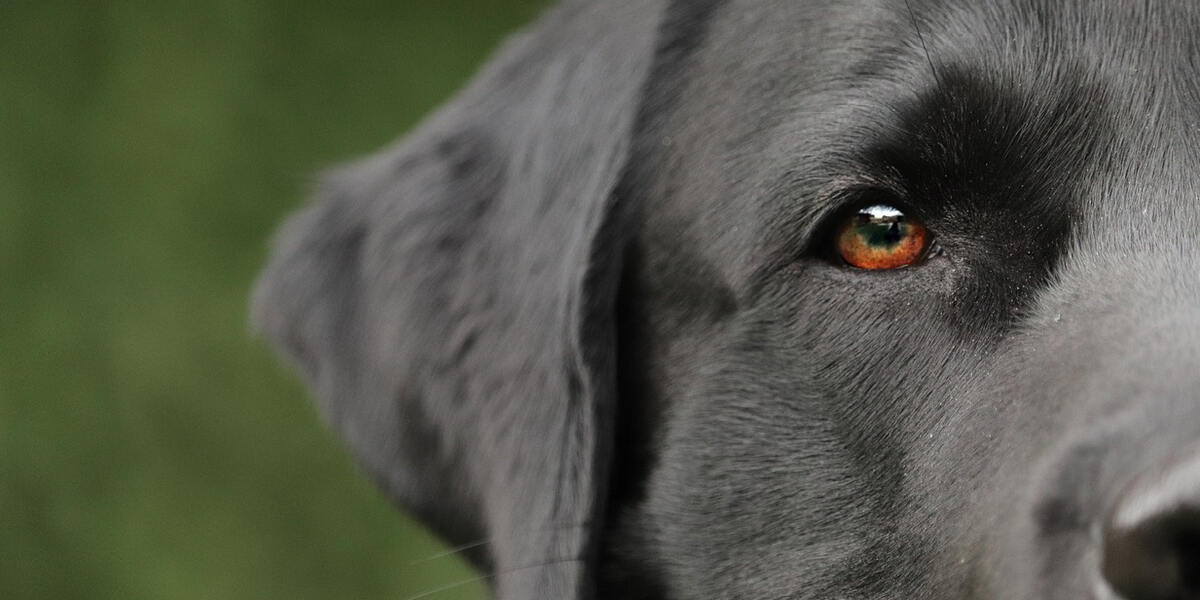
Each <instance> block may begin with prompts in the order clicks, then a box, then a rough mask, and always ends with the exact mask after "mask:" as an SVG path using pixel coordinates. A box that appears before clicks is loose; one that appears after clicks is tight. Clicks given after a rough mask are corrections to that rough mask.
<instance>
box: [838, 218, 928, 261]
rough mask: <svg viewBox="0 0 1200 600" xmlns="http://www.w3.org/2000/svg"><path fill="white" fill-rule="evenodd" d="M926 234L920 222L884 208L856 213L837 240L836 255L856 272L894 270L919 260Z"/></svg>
mask: <svg viewBox="0 0 1200 600" xmlns="http://www.w3.org/2000/svg"><path fill="white" fill-rule="evenodd" d="M927 237H928V235H927V232H926V230H925V227H924V226H922V225H921V224H920V223H917V222H915V221H910V220H908V219H907V218H906V217H905V216H904V213H902V212H900V211H899V210H897V209H896V208H893V207H891V206H886V205H877V206H871V207H868V208H864V209H862V210H860V211H859V212H858V213H857V214H855V215H854V216H853V217H851V218H849V219H847V221H846V224H845V225H843V226H842V229H841V231H840V232H839V234H838V237H837V246H838V252H839V253H840V254H841V256H842V259H843V260H845V261H846V263H847V264H849V265H852V266H855V267H858V268H860V269H870V270H882V269H896V268H900V267H905V266H908V265H911V264H913V263H915V262H917V260H919V259H920V258H921V255H922V253H923V252H924V250H925V243H926V239H927Z"/></svg>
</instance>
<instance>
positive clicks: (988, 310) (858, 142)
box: [255, 0, 1200, 600]
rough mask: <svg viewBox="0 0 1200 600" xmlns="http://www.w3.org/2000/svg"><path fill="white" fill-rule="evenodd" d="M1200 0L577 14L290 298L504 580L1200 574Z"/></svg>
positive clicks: (287, 284)
mask: <svg viewBox="0 0 1200 600" xmlns="http://www.w3.org/2000/svg"><path fill="white" fill-rule="evenodd" d="M1197 40H1200V3H1197V2H1193V1H1191V0H1188V1H1184V0H1172V1H1168V0H1162V1H1156V0H1145V1H1133V0H1130V1H1128V2H1124V1H1114V2H1097V1H1095V0H988V1H987V2H945V1H940V0H911V7H909V6H908V3H906V2H905V0H848V1H832V0H826V1H821V0H726V1H717V0H676V1H666V0H606V1H604V2H584V1H578V2H568V3H567V4H566V5H564V6H560V7H559V8H557V9H555V10H553V11H551V12H550V13H549V14H548V15H546V16H545V17H544V18H543V19H542V20H541V21H540V22H539V24H537V25H535V26H534V27H533V28H532V29H531V30H529V31H528V32H527V33H525V34H523V35H521V36H519V37H518V38H516V39H514V40H513V41H512V42H511V43H509V44H508V45H507V46H506V48H505V49H504V50H503V51H502V52H501V53H500V54H499V55H498V56H497V58H496V59H494V61H493V62H492V63H491V64H490V65H489V66H488V67H487V68H486V69H485V70H484V71H483V73H482V74H481V75H479V76H478V77H477V78H476V80H475V81H474V83H472V84H471V85H470V87H469V88H468V89H466V90H465V91H464V92H463V93H462V94H460V95H459V96H458V97H457V98H456V99H455V100H454V101H452V102H451V103H450V104H449V105H447V106H446V107H445V108H444V109H443V110H442V111H441V112H439V113H438V114H437V115H435V116H434V117H432V118H431V119H430V120H429V121H428V122H427V123H426V124H425V125H424V126H423V127H422V128H421V129H419V130H418V131H417V132H416V133H414V134H413V135H412V136H410V137H409V138H407V139H406V140H405V141H404V142H403V143H402V144H400V145H398V146H397V147H395V148H393V149H390V150H387V151H385V152H383V153H381V154H380V155H378V156H376V157H374V158H371V159H369V160H366V161H364V162H361V163H359V164H356V165H353V166H351V167H349V168H347V169H345V170H342V171H340V172H337V173H334V174H332V175H331V176H330V177H328V178H327V179H326V182H325V186H324V189H323V190H322V193H321V196H322V197H321V200H320V202H318V203H316V204H314V205H313V206H311V207H309V208H308V209H306V210H305V211H304V212H303V213H301V214H300V215H299V216H297V217H295V218H294V219H293V220H292V221H291V222H290V223H289V224H288V225H287V227H286V228H285V229H284V231H283V232H282V234H281V236H280V239H279V242H278V248H277V250H276V253H275V256H274V259H273V260H272V262H271V264H270V266H269V267H268V268H267V271H266V273H265V275H264V276H263V279H262V281H261V283H260V286H259V288H258V291H257V295H256V305H255V315H256V320H257V323H258V324H259V325H260V327H261V328H262V330H263V331H264V332H265V333H266V335H268V336H269V337H270V338H271V339H272V340H273V341H274V342H275V343H276V344H277V345H278V346H279V347H280V348H281V349H282V350H283V351H284V352H285V353H286V354H287V355H288V356H289V357H290V358H291V360H293V361H294V362H295V363H296V364H298V365H299V367H300V369H301V370H302V372H303V373H304V375H305V376H306V377H307V379H308V381H309V382H310V384H311V385H312V387H313V388H314V390H315V392H316V395H317V396H318V397H319V398H320V400H321V404H322V406H323V408H324V410H325V412H326V414H327V415H328V417H329V419H330V420H331V421H332V423H333V424H334V425H335V426H336V428H337V429H338V431H339V432H340V433H341V435H342V436H343V437H344V438H345V439H346V441H347V442H348V444H349V445H350V446H351V447H352V448H353V450H354V452H355V453H356V455H357V456H358V458H359V459H360V460H361V462H362V464H363V465H365V467H366V468H367V469H368V470H369V472H370V473H372V474H373V475H374V477H376V478H377V479H378V481H379V482H380V484H381V485H382V486H383V487H384V488H385V489H386V490H387V491H388V492H389V493H390V494H391V495H393V496H394V497H395V498H397V499H398V500H399V501H400V502H402V503H403V504H404V505H405V506H407V507H409V508H410V509H412V510H413V511H414V512H415V513H416V514H418V515H419V516H420V517H422V518H423V519H424V520H425V521H426V522H428V523H430V524H431V525H432V526H433V527H434V528H435V529H437V530H438V531H439V532H441V533H442V534H443V535H444V536H445V537H446V538H447V539H448V540H450V541H455V542H462V541H469V540H474V539H480V538H486V539H487V540H489V542H488V543H487V545H486V546H485V547H483V548H481V549H479V551H478V552H476V553H475V554H474V556H473V559H474V560H475V561H476V562H477V564H479V565H480V566H481V568H483V569H485V570H486V571H487V572H490V573H496V576H495V579H494V583H495V593H496V595H497V596H498V597H499V598H503V599H507V600H528V599H533V598H553V599H573V598H588V597H599V598H623V599H639V598H642V599H665V600H689V599H704V600H710V599H714V598H744V599H752V600H763V599H768V600H769V599H777V598H778V599H807V598H812V599H829V598H858V599H868V598H870V599H884V598H887V599H900V598H903V599H913V598H915V599H946V600H949V599H961V598H973V599H981V600H1034V599H1047V600H1049V599H1055V600H1058V599H1106V598H1107V599H1112V598H1124V599H1126V600H1188V599H1196V598H1200V445H1197V442H1198V441H1200V399H1198V396H1197V394H1198V392H1197V388H1196V384H1197V383H1200V370H1198V369H1197V368H1196V365H1197V359H1198V358H1200V300H1198V298H1200V42H1198V41H1197Z"/></svg>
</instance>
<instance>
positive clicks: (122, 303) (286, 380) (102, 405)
mask: <svg viewBox="0 0 1200 600" xmlns="http://www.w3.org/2000/svg"><path fill="white" fill-rule="evenodd" d="M542 4H543V1H542V0H406V1H405V0H402V1H400V2H382V1H379V2H368V1H349V2H341V3H326V2H313V1H301V0H228V1H216V0H204V1H199V0H197V1H192V2H181V1H169V2H102V1H92V2H85V1H82V0H77V1H75V2H71V3H57V2H53V1H48V2H27V1H23V0H14V1H10V2H0V274H2V275H3V281H2V285H0V598H3V599H6V600H14V599H25V598H52V599H74V598H87V599H89V600H91V599H101V598H120V599H130V598H155V599H175V598H180V599H183V598H187V599H192V598H220V599H227V598H232V599H239V598H255V599H260V598H268V599H270V598H288V599H306V598H364V599H367V598H388V599H390V600H406V599H409V598H414V597H418V596H419V597H421V598H429V599H430V600H450V599H463V598H479V597H480V596H481V594H482V593H483V589H484V587H483V586H482V585H481V584H479V583H474V584H471V585H465V586H458V587H451V588H450V589H448V590H445V591H442V592H437V593H432V594H428V595H422V594H425V593H426V592H430V591H432V590H435V589H438V588H440V587H442V586H447V585H451V584H453V583H454V582H457V581H461V580H465V579H469V578H471V577H473V576H474V575H475V574H474V573H473V572H471V571H470V570H468V569H467V568H466V567H465V566H463V564H462V563H461V562H459V561H458V560H457V559H456V558H455V557H453V556H452V557H449V558H432V559H430V557H433V556H435V555H436V554H438V553H439V552H440V551H441V550H442V548H441V547H440V546H439V545H438V544H437V542H435V541H434V540H432V539H431V538H430V537H429V535H428V534H427V533H425V532H424V531H422V530H421V529H420V528H418V527H417V526H415V525H414V524H412V523H411V522H410V521H408V520H406V519H405V518H404V517H403V516H401V515H399V514H398V513H396V512H395V511H394V510H393V509H392V508H391V507H390V506H389V505H388V503H387V502H386V501H385V500H384V499H383V498H382V497H381V496H380V495H379V494H377V493H376V492H375V490H373V489H372V488H371V487H370V485H369V484H367V483H366V482H365V481H364V480H363V479H362V478H360V477H359V475H358V474H357V473H356V471H355V469H354V467H353V465H352V464H351V463H350V461H349V459H348V458H347V456H346V454H345V453H344V452H343V451H342V449H341V447H340V446H339V444H338V442H337V441H336V440H335V439H334V438H333V437H332V436H331V435H330V434H329V433H328V432H327V431H326V429H325V428H324V426H323V425H322V424H321V423H320V421H319V419H318V418H317V416H316V414H315V411H314V410H313V409H312V407H311V406H310V405H309V403H308V399H307V396H306V394H305V392H304V390H303V389H302V387H301V385H300V384H299V383H298V382H297V380H296V379H295V378H294V377H293V376H292V374H291V373H290V372H288V371H287V370H286V369H284V368H282V367H280V366H279V365H278V363H277V362H276V361H275V359H274V357H273V356H272V355H270V354H269V353H268V351H267V350H266V348H265V346H264V344H262V343H261V342H259V341H257V340H255V339H253V338H252V337H251V335H250V334H249V333H248V328H247V325H246V315H245V313H246V310H245V309H246V298H247V292H248V289H249V286H250V284H251V281H252V280H253V278H254V275H255V272H256V270H257V269H258V267H259V266H260V265H261V264H262V262H263V260H264V257H265V252H266V248H267V240H268V238H269V236H270V234H271V232H272V231H273V230H274V228H275V226H276V225H277V224H278V223H279V221H280V220H281V218H282V217H283V215H284V214H286V213H287V212H288V211H290V210H291V209H293V208H295V207H296V206H298V204H299V203H300V202H302V200H303V199H304V196H305V190H306V188H307V187H308V185H309V181H310V177H311V175H312V174H313V173H315V172H317V171H319V170H320V169H322V168H324V167H327V166H330V165H332V164H335V163H337V162H340V161H343V160H346V159H349V158H351V157H354V156H358V155H362V154H365V153H368V152H370V151H372V150H374V149H376V148H378V147H379V146H381V145H383V144H385V143H387V142H388V141H390V140H392V139H394V138H395V137H397V136H398V135H399V134H401V133H403V132H404V131H406V130H408V129H410V128H411V127H412V126H413V125H414V124H415V123H416V121H417V120H418V119H419V118H420V117H421V115H423V114H424V113H426V112H428V111H429V110H430V109H431V108H433V107H434V106H435V105H436V104H437V103H438V102H440V101H442V100H444V99H445V98H447V97H448V96H449V95H450V94H451V93H452V92H453V91H454V90H455V89H456V88H458V87H459V86H461V85H462V83H463V82H464V81H465V80H466V78H467V77H469V75H470V74H471V73H472V72H473V71H474V70H475V69H476V68H477V67H478V66H479V64H480V63H481V62H482V61H483V60H484V59H485V58H486V56H487V54H488V53H489V51H490V50H492V49H493V48H494V47H495V46H496V44H498V43H499V42H500V40H502V39H503V37H504V36H505V35H506V33H508V32H510V31H511V30H512V29H514V28H515V27H517V26H519V25H520V24H522V23H525V22H527V21H529V20H530V19H532V18H533V17H534V16H536V14H537V13H538V12H539V10H540V8H541V6H542Z"/></svg>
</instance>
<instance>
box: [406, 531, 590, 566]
mask: <svg viewBox="0 0 1200 600" xmlns="http://www.w3.org/2000/svg"><path fill="white" fill-rule="evenodd" d="M590 525H591V523H590V522H585V523H579V524H574V525H573V524H563V525H555V526H553V527H539V528H536V529H531V530H528V531H526V533H528V534H531V535H532V534H542V533H551V532H555V531H566V530H569V529H583V528H586V527H589V526H590ZM494 539H495V537H485V538H480V539H477V540H472V541H470V542H464V543H462V544H459V545H457V546H451V547H450V548H448V549H446V550H443V551H441V552H437V553H435V554H431V555H429V556H426V557H424V558H418V559H417V560H414V561H412V562H410V563H408V565H406V566H408V567H415V566H419V565H423V564H425V563H429V562H433V561H435V560H440V559H443V558H449V557H451V556H458V555H460V554H462V553H464V552H466V551H468V550H474V549H475V548H479V547H482V546H486V545H487V544H488V543H489V542H491V541H492V540H494Z"/></svg>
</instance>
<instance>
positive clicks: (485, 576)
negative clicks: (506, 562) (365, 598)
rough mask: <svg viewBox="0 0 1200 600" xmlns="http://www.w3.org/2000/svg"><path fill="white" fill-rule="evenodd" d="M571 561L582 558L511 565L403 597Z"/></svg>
mask: <svg viewBox="0 0 1200 600" xmlns="http://www.w3.org/2000/svg"><path fill="white" fill-rule="evenodd" d="M573 562H583V559H581V558H559V559H555V560H549V561H546V562H541V563H535V564H532V565H523V566H520V567H513V568H511V569H505V570H503V571H494V572H491V573H484V574H482V575H476V576H475V577H469V578H467V579H460V580H458V581H455V582H452V583H447V584H446V585H443V586H440V587H437V588H434V589H432V590H428V591H425V592H421V593H419V594H417V595H415V596H409V597H407V598H405V599H404V600H423V599H424V598H431V597H433V596H436V595H437V594H441V593H443V592H448V591H450V590H454V589H458V588H460V587H462V586H464V585H471V584H472V583H476V582H480V581H487V580H489V579H495V578H496V577H499V576H501V575H507V574H509V573H518V572H520V571H528V570H530V569H540V568H542V567H551V566H554V565H561V564H566V563H573Z"/></svg>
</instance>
